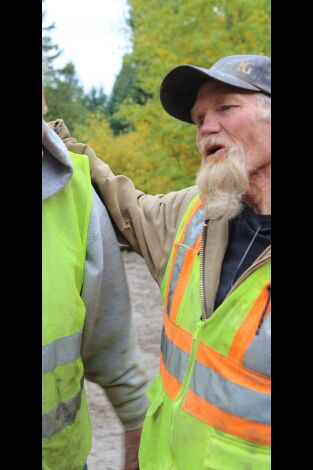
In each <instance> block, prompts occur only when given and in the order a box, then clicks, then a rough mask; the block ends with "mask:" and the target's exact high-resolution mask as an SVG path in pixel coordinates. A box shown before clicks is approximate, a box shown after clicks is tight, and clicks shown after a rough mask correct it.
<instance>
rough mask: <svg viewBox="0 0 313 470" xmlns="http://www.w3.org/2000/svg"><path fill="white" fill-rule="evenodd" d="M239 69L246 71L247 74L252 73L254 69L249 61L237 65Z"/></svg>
mask: <svg viewBox="0 0 313 470" xmlns="http://www.w3.org/2000/svg"><path fill="white" fill-rule="evenodd" d="M237 70H239V71H240V72H243V73H245V74H246V75H250V73H251V71H252V67H251V65H250V64H249V62H240V64H239V65H238V67H237Z"/></svg>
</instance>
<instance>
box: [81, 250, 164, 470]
mask: <svg viewBox="0 0 313 470" xmlns="http://www.w3.org/2000/svg"><path fill="white" fill-rule="evenodd" d="M123 259H124V263H125V268H126V274H127V279H128V283H129V289H130V295H131V302H132V308H133V314H134V324H135V325H136V328H137V332H138V333H137V334H138V343H139V348H140V351H141V353H142V364H143V367H144V369H145V372H146V375H147V377H148V379H149V381H151V379H152V378H153V377H154V376H155V374H156V372H157V371H158V368H159V351H160V338H161V329H162V301H161V295H160V292H159V288H158V286H157V284H156V282H155V281H154V279H153V278H152V277H151V275H150V273H149V271H148V269H147V267H146V265H145V263H144V261H143V260H142V258H140V257H139V256H138V255H137V254H136V253H133V252H131V253H127V252H123ZM86 392H87V399H88V406H89V411H90V417H91V421H92V427H93V443H92V450H91V453H90V455H89V457H88V461H87V463H88V470H121V469H122V462H123V447H122V436H123V428H122V426H121V424H120V422H119V420H118V419H117V417H116V415H115V413H114V411H113V408H112V406H111V404H110V403H109V401H108V400H107V398H106V396H105V394H104V393H103V391H102V389H101V388H100V387H99V386H98V385H96V384H93V383H90V382H86Z"/></svg>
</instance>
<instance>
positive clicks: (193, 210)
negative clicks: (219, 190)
mask: <svg viewBox="0 0 313 470" xmlns="http://www.w3.org/2000/svg"><path fill="white" fill-rule="evenodd" d="M203 204H204V202H203V201H201V200H200V199H199V198H198V199H197V200H196V202H195V204H194V206H193V208H192V209H191V212H190V214H189V216H188V218H187V219H186V221H185V225H184V228H183V230H182V231H181V234H180V237H179V238H178V240H175V242H177V243H182V242H183V240H184V238H185V235H186V231H187V228H188V225H189V224H190V221H191V220H192V218H193V216H194V215H195V213H196V212H197V211H198V210H199V209H200V207H202V206H203ZM197 243H198V241H197ZM177 249H178V247H177V245H176V244H174V247H173V256H172V263H171V268H170V273H169V276H168V281H167V285H166V289H165V303H164V306H165V310H166V311H167V303H168V291H169V289H170V285H171V279H172V275H173V269H174V265H175V261H176V256H177Z"/></svg>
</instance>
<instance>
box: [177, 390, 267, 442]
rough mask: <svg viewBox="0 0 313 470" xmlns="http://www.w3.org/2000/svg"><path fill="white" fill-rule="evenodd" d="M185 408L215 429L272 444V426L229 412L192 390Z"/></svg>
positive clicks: (184, 405) (252, 440)
mask: <svg viewBox="0 0 313 470" xmlns="http://www.w3.org/2000/svg"><path fill="white" fill-rule="evenodd" d="M183 409H184V410H185V411H186V412H187V413H189V414H191V415H192V416H195V417H196V418H198V419H200V420H201V421H203V422H204V423H207V424H208V425H209V426H213V427H214V428H215V429H219V430H220V431H223V432H226V433H228V434H232V435H233V436H236V437H239V438H240V439H246V440H248V441H251V442H255V443H257V444H262V445H266V446H270V445H271V427H270V426H268V425H266V424H260V423H256V422H253V421H249V420H247V419H244V418H241V417H239V416H234V415H232V414H230V413H227V412H226V411H223V410H221V409H220V408H218V407H217V406H215V405H212V404H211V403H209V402H207V401H206V400H204V399H203V398H201V397H199V396H198V395H196V394H195V393H194V392H192V391H191V390H189V391H188V395H187V397H186V400H185V402H184V404H183Z"/></svg>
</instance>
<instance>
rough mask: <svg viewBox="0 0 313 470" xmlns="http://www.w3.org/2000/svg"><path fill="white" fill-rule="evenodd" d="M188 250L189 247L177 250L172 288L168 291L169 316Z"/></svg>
mask: <svg viewBox="0 0 313 470" xmlns="http://www.w3.org/2000/svg"><path fill="white" fill-rule="evenodd" d="M186 249H187V247H185V246H181V245H178V248H177V255H176V259H175V264H174V268H173V272H172V278H171V283H170V288H169V291H168V301H167V314H168V315H169V314H170V311H171V306H172V300H173V295H174V292H175V288H176V284H177V281H178V278H179V275H180V272H181V268H182V265H183V263H184V260H185V256H186Z"/></svg>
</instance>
